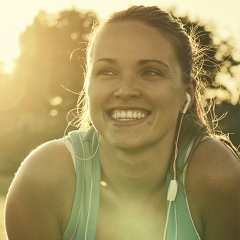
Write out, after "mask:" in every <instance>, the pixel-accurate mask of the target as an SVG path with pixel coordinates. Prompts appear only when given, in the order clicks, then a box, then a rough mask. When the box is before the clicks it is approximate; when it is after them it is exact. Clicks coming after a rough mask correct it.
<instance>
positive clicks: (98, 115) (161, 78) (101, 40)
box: [87, 21, 185, 151]
mask: <svg viewBox="0 0 240 240" xmlns="http://www.w3.org/2000/svg"><path fill="white" fill-rule="evenodd" d="M90 71H91V72H90V74H89V82H88V86H87V93H88V97H89V107H90V116H91V120H92V123H93V125H94V127H95V128H96V129H97V131H98V132H99V134H100V141H102V142H105V143H107V144H110V145H111V146H112V147H114V148H119V149H122V150H123V149H125V150H134V151H135V150H140V149H141V150H143V149H146V148H156V149H157V148H158V146H159V144H165V145H169V144H170V145H171V144H172V143H173V140H174V135H175V128H176V123H177V118H178V114H179V111H180V110H181V109H182V106H183V103H184V100H185V94H184V92H185V86H184V84H183V82H182V80H181V71H180V66H179V64H178V61H177V59H176V57H175V55H174V50H173V47H172V46H171V44H170V43H169V41H168V40H167V38H165V37H164V36H163V35H162V34H161V33H160V32H159V31H157V30H155V29H154V28H151V27H149V26H146V25H144V24H142V23H139V22H134V21H130V22H120V23H114V24H110V25H108V26H107V27H105V28H104V29H103V31H102V32H101V33H100V35H99V36H98V38H97V40H96V42H95V43H94V45H93V49H92V56H91V70H90Z"/></svg>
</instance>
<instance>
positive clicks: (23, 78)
mask: <svg viewBox="0 0 240 240" xmlns="http://www.w3.org/2000/svg"><path fill="white" fill-rule="evenodd" d="M132 4H143V5H158V6H160V7H161V8H163V9H165V10H168V11H170V12H171V13H172V14H173V15H174V16H175V17H178V18H180V19H181V20H182V21H183V22H184V23H185V24H186V30H187V31H189V30H190V29H195V32H196V35H197V36H198V37H199V43H200V44H201V45H202V46H209V45H210V48H209V50H207V51H206V54H207V55H206V56H207V57H206V61H205V64H204V69H205V71H206V74H205V76H204V79H203V80H204V83H205V85H206V88H207V89H206V91H205V93H204V94H205V96H206V97H207V98H208V99H211V98H212V99H214V100H215V103H216V106H215V109H216V116H215V119H217V118H220V119H222V120H220V121H219V127H220V128H221V130H222V131H223V132H224V133H228V134H229V137H230V139H231V140H232V142H233V143H234V145H235V146H236V147H238V146H239V145H240V127H239V124H240V111H239V110H240V105H239V104H240V102H239V94H240V27H239V26H240V15H239V13H238V12H237V11H238V10H239V9H240V1H239V0H228V1H227V2H223V1H221V3H220V2H219V1H218V0H212V1H208V0H202V1H193V0H182V1H177V0H162V1H160V0H158V1H154V0H145V1H144V0H142V1H141V0H137V1H134V0H132V1H131V0H125V1H122V0H121V1H120V0H119V1H111V0H102V1H98V0H92V1H91V0H89V1H80V0H79V1H73V0H72V1H68V0H51V1H48V0H42V1H40V0H39V1H31V0H22V1H17V0H8V1H6V2H5V3H0V214H1V215H0V239H5V237H4V227H3V207H4V201H5V196H6V194H7V190H8V188H9V185H10V183H11V181H12V179H13V176H14V173H15V172H16V171H17V169H18V167H19V166H20V164H21V162H22V160H23V159H24V158H25V157H26V156H27V155H28V154H29V153H30V152H31V151H32V150H33V149H34V148H36V147H37V146H39V145H40V144H41V143H43V142H46V141H48V140H51V139H55V138H60V137H62V136H63V135H64V134H65V130H66V127H67V120H66V116H67V113H68V112H69V111H70V110H71V109H73V108H75V106H76V101H77V97H78V93H79V92H80V91H81V88H82V84H83V73H84V68H85V65H84V48H85V46H86V42H87V40H88V35H89V33H90V31H91V27H92V25H93V23H94V22H96V21H98V20H101V19H103V18H105V17H106V16H107V15H108V14H109V13H111V12H113V11H117V10H121V9H125V8H126V7H128V6H129V5H132ZM196 26H198V28H196ZM70 115H71V114H70ZM70 117H71V116H70ZM68 130H72V128H68V129H67V131H68Z"/></svg>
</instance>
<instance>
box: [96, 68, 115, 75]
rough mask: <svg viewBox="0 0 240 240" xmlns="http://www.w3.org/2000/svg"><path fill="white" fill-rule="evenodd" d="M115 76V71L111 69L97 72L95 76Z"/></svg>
mask: <svg viewBox="0 0 240 240" xmlns="http://www.w3.org/2000/svg"><path fill="white" fill-rule="evenodd" d="M114 75H116V71H114V70H113V69H100V70H99V71H97V76H114Z"/></svg>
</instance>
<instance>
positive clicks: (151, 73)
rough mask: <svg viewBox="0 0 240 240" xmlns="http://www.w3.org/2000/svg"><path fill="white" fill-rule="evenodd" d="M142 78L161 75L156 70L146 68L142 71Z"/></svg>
mask: <svg viewBox="0 0 240 240" xmlns="http://www.w3.org/2000/svg"><path fill="white" fill-rule="evenodd" d="M142 76H145V77H163V76H164V75H163V73H162V72H161V71H159V70H157V69H152V68H148V69H144V70H143V72H142Z"/></svg>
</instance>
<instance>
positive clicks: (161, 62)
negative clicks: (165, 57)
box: [138, 59, 169, 68]
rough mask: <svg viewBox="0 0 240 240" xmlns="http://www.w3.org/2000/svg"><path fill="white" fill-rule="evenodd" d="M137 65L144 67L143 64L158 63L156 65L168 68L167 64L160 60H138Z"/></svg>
mask: <svg viewBox="0 0 240 240" xmlns="http://www.w3.org/2000/svg"><path fill="white" fill-rule="evenodd" d="M138 63H139V64H140V65H144V64H147V63H158V64H161V65H163V66H165V67H167V68H169V66H168V64H166V63H165V62H163V61H161V60H155V59H142V60H139V61H138Z"/></svg>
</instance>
